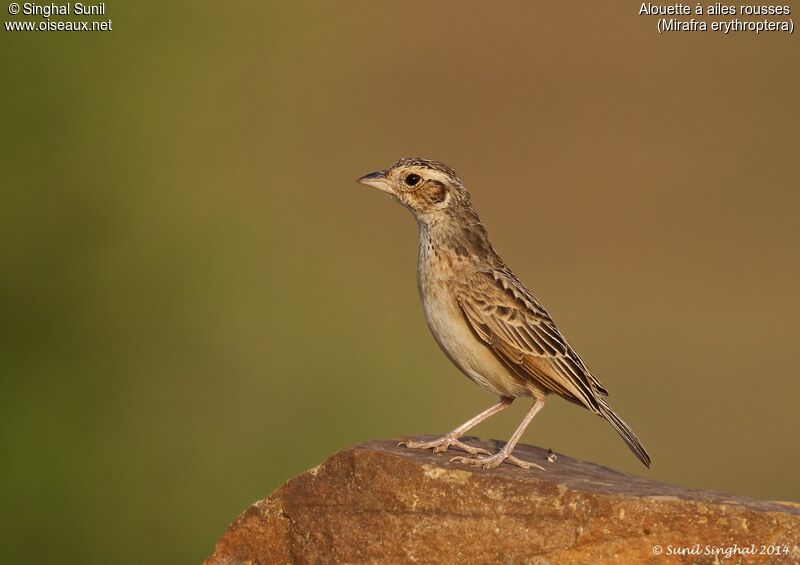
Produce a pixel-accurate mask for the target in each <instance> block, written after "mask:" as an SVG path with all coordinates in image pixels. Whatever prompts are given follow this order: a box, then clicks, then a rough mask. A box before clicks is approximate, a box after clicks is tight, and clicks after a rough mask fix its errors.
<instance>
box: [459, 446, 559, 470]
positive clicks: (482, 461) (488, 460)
mask: <svg viewBox="0 0 800 565" xmlns="http://www.w3.org/2000/svg"><path fill="white" fill-rule="evenodd" d="M503 461H508V462H509V463H512V464H514V465H516V466H517V467H522V468H523V469H530V468H531V467H536V468H537V469H539V470H541V471H544V470H545V468H544V467H542V466H541V465H537V464H536V463H530V462H528V461H523V460H522V459H518V458H517V457H514V456H513V455H511V454H510V453H508V452H507V451H505V450H503V449H501V450H500V451H498V452H497V453H495V454H494V455H488V456H487V457H461V456H459V457H453V458H452V459H450V462H451V463H452V462H456V463H464V464H465V465H474V466H476V467H483V468H484V469H494V468H496V467H499V466H500V464H501V463H502V462H503Z"/></svg>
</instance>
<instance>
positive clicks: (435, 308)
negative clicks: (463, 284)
mask: <svg viewBox="0 0 800 565" xmlns="http://www.w3.org/2000/svg"><path fill="white" fill-rule="evenodd" d="M423 284H424V283H423V282H422V281H420V295H421V297H422V305H423V308H424V310H425V319H426V320H427V322H428V327H429V328H430V329H431V332H432V333H433V337H434V338H435V339H436V342H437V343H438V344H439V347H441V349H442V351H444V353H445V354H446V355H447V357H448V358H449V359H450V361H452V362H453V364H454V365H455V366H456V367H458V368H459V369H460V370H461V371H462V372H463V373H464V374H465V375H467V376H468V377H469V378H470V379H471V380H472V381H473V382H475V383H477V384H478V385H480V386H482V387H483V388H485V389H486V390H489V391H490V392H493V393H494V394H498V395H501V396H509V397H517V396H530V395H531V390H530V389H529V388H528V387H526V386H525V384H524V383H522V382H520V379H519V377H517V376H516V375H514V374H512V373H511V371H510V370H509V369H508V368H507V367H506V366H505V365H504V364H503V363H502V362H501V361H500V360H499V359H498V358H497V357H496V356H495V354H494V353H493V352H492V351H491V349H490V348H489V347H488V345H486V344H485V343H484V342H483V341H482V340H481V339H480V338H479V337H478V336H476V335H475V333H474V332H473V331H472V328H470V326H469V324H468V322H467V321H466V319H465V318H464V315H463V313H462V312H461V308H460V306H459V305H458V302H457V301H456V299H455V297H454V296H453V297H451V296H447V294H449V293H443V292H438V293H437V292H424V291H423V286H422V285H423Z"/></svg>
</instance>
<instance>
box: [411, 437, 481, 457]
mask: <svg viewBox="0 0 800 565" xmlns="http://www.w3.org/2000/svg"><path fill="white" fill-rule="evenodd" d="M451 446H455V447H457V448H459V449H461V450H463V451H466V452H467V453H470V454H472V455H478V454H479V453H483V454H485V455H491V453H490V452H489V451H486V450H485V449H483V448H481V447H474V446H472V445H469V444H466V443H464V442H463V441H461V440H459V439H458V438H456V437H453V436H450V435H445V436H442V437H440V438H439V439H434V440H431V441H407V440H404V441H401V442H399V443H398V444H397V447H408V448H410V449H432V450H433V452H434V453H444V452H445V451H447V450H448V449H449V448H450V447H451Z"/></svg>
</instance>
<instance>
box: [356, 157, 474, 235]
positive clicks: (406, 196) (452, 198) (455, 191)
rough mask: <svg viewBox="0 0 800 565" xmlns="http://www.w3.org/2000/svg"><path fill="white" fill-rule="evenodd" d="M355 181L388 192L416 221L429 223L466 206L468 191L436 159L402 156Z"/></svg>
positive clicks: (451, 170)
mask: <svg viewBox="0 0 800 565" xmlns="http://www.w3.org/2000/svg"><path fill="white" fill-rule="evenodd" d="M358 182H360V183H361V184H365V185H367V186H371V187H373V188H377V189H378V190H381V191H383V192H386V193H388V194H390V195H392V196H393V197H394V198H396V199H397V200H399V201H400V202H401V203H402V204H403V205H405V206H406V207H407V208H408V209H409V210H411V212H413V214H414V216H416V218H417V220H418V221H421V222H426V223H427V222H429V221H432V220H436V219H437V218H443V217H447V216H448V215H450V214H451V213H452V212H453V211H454V210H456V209H459V208H461V207H463V206H464V205H466V206H469V194H467V191H466V189H465V188H464V185H463V183H462V182H461V180H460V179H459V178H458V176H457V175H456V173H455V171H453V169H451V168H450V167H448V166H447V165H445V164H443V163H440V162H438V161H431V160H429V159H422V158H419V157H404V158H403V159H400V160H399V161H398V162H397V163H395V164H394V165H392V166H391V167H389V168H388V169H384V170H381V171H376V172H374V173H370V174H368V175H364V176H363V177H361V178H360V179H358Z"/></svg>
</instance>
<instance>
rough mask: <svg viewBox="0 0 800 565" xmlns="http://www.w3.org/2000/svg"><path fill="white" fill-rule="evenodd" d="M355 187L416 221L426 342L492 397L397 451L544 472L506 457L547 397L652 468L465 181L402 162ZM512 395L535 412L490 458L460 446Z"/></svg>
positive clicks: (432, 166)
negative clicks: (377, 193) (603, 425)
mask: <svg viewBox="0 0 800 565" xmlns="http://www.w3.org/2000/svg"><path fill="white" fill-rule="evenodd" d="M358 182H360V183H361V184H365V185H367V186H371V187H374V188H377V189H378V190H381V191H383V192H386V193H388V194H390V195H391V196H392V197H393V198H395V199H397V200H398V201H400V203H401V204H403V205H404V206H405V207H406V208H408V209H409V210H411V212H412V213H413V214H414V216H415V217H416V219H417V223H418V224H419V264H418V268H417V282H418V286H419V294H420V297H421V298H422V305H423V307H424V310H425V319H426V320H427V322H428V326H429V327H430V329H431V332H432V333H433V337H434V338H435V339H436V342H437V343H438V344H439V346H440V347H441V349H442V351H444V353H445V355H447V357H448V358H449V359H450V361H452V362H453V364H455V365H456V367H458V368H459V369H460V370H461V371H462V372H463V373H464V374H466V375H467V377H469V378H470V379H472V381H474V382H475V383H477V384H479V385H480V386H482V387H483V388H485V389H487V390H489V391H491V392H493V393H494V394H497V395H499V396H500V400H499V402H497V403H496V404H495V405H493V406H491V407H490V408H488V409H487V410H485V411H484V412H481V413H480V414H478V415H477V416H475V417H474V418H472V419H471V420H469V421H467V422H465V423H464V424H462V425H461V426H459V427H457V428H456V429H454V430H453V431H451V432H450V433H448V434H446V435H444V436H442V437H441V438H439V439H436V440H433V441H425V442H422V441H407V442H403V445H406V446H408V447H410V448H418V449H429V448H430V449H433V451H434V452H443V451H446V450H447V449H448V448H449V447H450V446H456V447H458V448H460V449H462V450H464V451H466V452H467V453H469V454H471V455H472V457H455V458H453V460H455V461H459V462H462V463H466V464H469V465H479V466H482V467H484V468H494V467H497V466H498V465H500V464H501V463H502V462H503V461H508V462H510V463H513V464H516V465H518V466H520V467H523V468H526V469H527V468H530V467H531V466H536V467H538V468H539V469H542V470H544V468H543V467H541V466H539V465H536V464H534V463H529V462H526V461H522V460H520V459H518V458H516V457H514V456H513V455H512V452H513V450H514V446H515V445H516V444H517V442H518V441H519V439H520V437H521V436H522V434H523V433H524V431H525V428H527V427H528V424H530V422H531V420H533V418H534V416H536V414H537V413H538V412H539V410H541V409H542V407H543V406H544V402H545V398H546V397H547V395H548V394H549V393H555V394H557V395H559V396H561V397H563V398H565V399H567V400H569V401H571V402H574V403H575V404H578V405H580V406H583V407H585V408H588V409H589V410H591V411H592V412H594V413H595V414H597V415H599V416H602V417H603V418H605V419H606V420H607V421H608V422H609V423H610V424H611V425H612V426H613V427H614V429H615V430H617V432H618V433H619V435H620V436H622V439H624V440H625V443H627V444H628V447H630V448H631V450H632V451H633V452H634V453H635V454H636V456H637V457H638V458H639V460H641V462H642V463H644V464H645V465H647V466H648V467H649V466H650V456H649V455H648V454H647V451H645V449H644V447H643V446H642V444H641V442H640V441H639V439H638V438H637V437H636V434H634V433H633V430H631V428H630V427H628V425H627V424H626V423H625V422H623V421H622V419H621V418H620V417H619V416H617V414H615V413H614V411H613V410H612V409H611V407H610V406H609V405H608V403H607V402H606V399H605V396H607V395H608V391H607V390H606V389H605V388H604V387H603V385H601V384H600V382H599V381H598V380H597V378H596V377H595V376H594V375H593V374H592V372H591V371H590V370H589V368H588V367H587V366H586V364H585V363H584V362H583V360H582V359H581V358H580V356H579V355H578V354H577V353H576V352H575V351H574V350H573V349H572V347H570V345H569V344H568V343H567V340H566V339H564V336H562V335H561V332H560V331H559V330H558V328H557V327H556V325H555V322H553V319H552V318H551V317H550V315H549V314H548V313H547V311H546V310H545V309H544V307H543V306H542V305H541V303H540V302H539V301H538V300H537V299H536V298H535V297H534V296H533V294H532V293H531V292H530V291H529V290H528V289H527V288H525V285H523V284H522V283H521V282H520V281H519V279H517V277H516V276H514V273H512V272H511V269H509V268H508V267H507V266H506V264H505V262H504V261H503V260H502V259H501V258H500V256H499V255H498V254H497V253H496V252H495V250H494V249H493V248H492V244H491V243H489V237H488V235H487V233H486V229H485V228H484V227H483V224H482V223H481V220H480V218H479V217H478V214H477V213H476V212H475V210H474V209H473V208H472V203H471V202H470V197H469V194H468V193H467V190H466V188H465V187H464V184H463V183H462V182H461V180H460V179H459V178H458V176H457V175H456V173H455V172H454V171H453V170H452V169H451V168H449V167H447V166H446V165H444V164H442V163H439V162H437V161H431V160H428V159H421V158H404V159H400V160H399V161H398V162H397V163H395V164H394V165H392V166H391V167H389V168H388V169H385V170H381V171H377V172H374V173H370V174H368V175H366V176H363V177H361V178H360V179H358ZM519 396H529V397H532V398H533V406H532V407H531V409H530V411H529V412H528V413H527V415H526V416H525V418H524V419H523V420H522V422H521V423H520V425H519V427H518V428H517V429H516V431H515V432H514V434H513V435H512V436H511V439H509V441H508V442H507V443H506V444H505V446H504V447H503V448H502V449H500V450H499V451H498V452H497V453H495V454H491V453H489V452H488V451H486V450H485V449H480V448H477V447H474V446H471V445H468V444H466V443H464V442H462V441H460V439H459V438H460V437H461V436H463V435H464V434H465V433H466V432H467V430H469V429H471V428H472V427H474V426H476V425H477V424H479V423H480V422H482V421H484V420H485V419H487V418H489V417H490V416H492V415H494V414H496V413H498V412H500V411H501V410H504V409H505V408H507V407H508V406H510V405H511V403H512V402H513V400H514V399H515V398H517V397H519Z"/></svg>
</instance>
